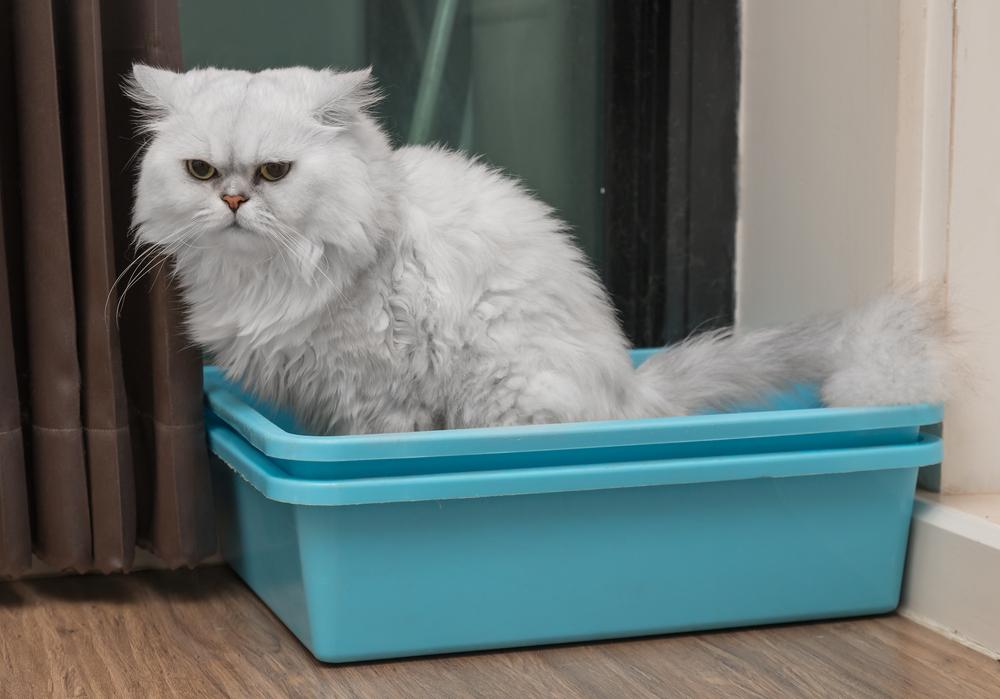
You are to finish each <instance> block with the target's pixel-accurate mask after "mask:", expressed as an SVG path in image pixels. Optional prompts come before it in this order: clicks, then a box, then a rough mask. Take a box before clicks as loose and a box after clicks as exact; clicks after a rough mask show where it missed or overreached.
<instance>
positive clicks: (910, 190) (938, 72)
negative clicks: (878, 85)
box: [893, 0, 955, 283]
mask: <svg viewBox="0 0 1000 699" xmlns="http://www.w3.org/2000/svg"><path fill="white" fill-rule="evenodd" d="M954 3H955V0H922V1H921V0H910V1H908V2H903V3H901V4H900V16H899V84H898V90H899V92H898V96H897V99H898V105H899V106H898V109H897V129H898V131H897V134H896V200H895V220H894V226H893V232H894V239H895V240H894V242H895V245H894V260H893V262H894V264H893V277H894V279H895V280H896V281H903V282H911V281H925V282H934V283H941V282H943V281H944V280H945V275H946V272H947V267H948V217H949V206H950V202H951V141H952V130H951V125H952V89H953V82H952V75H953V73H954V48H955V42H954V39H955V25H954V14H955V5H954Z"/></svg>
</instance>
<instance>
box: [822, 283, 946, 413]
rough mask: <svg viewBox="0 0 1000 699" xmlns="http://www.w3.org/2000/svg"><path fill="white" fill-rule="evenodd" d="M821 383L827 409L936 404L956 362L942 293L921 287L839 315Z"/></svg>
mask: <svg viewBox="0 0 1000 699" xmlns="http://www.w3.org/2000/svg"><path fill="white" fill-rule="evenodd" d="M831 349H832V361H833V367H832V372H831V374H830V376H829V378H828V379H827V381H826V382H825V383H824V384H823V387H822V397H823V402H824V403H825V404H827V405H830V406H865V405H904V404H908V403H940V402H943V401H944V400H945V399H946V398H947V397H948V395H949V392H950V389H951V387H952V384H953V382H954V374H955V366H956V361H957V360H956V358H955V356H954V350H953V342H952V338H951V335H950V333H949V331H948V322H947V313H946V306H945V301H944V294H943V293H942V292H941V291H940V290H929V289H921V290H914V291H906V292H897V293H893V294H890V295H887V296H885V297H883V298H880V299H879V300H877V301H876V302H874V303H872V304H871V305H869V306H867V307H866V308H863V309H862V310H860V311H858V312H856V313H854V314H851V315H849V316H847V317H845V319H844V321H843V325H842V326H841V328H840V332H839V333H838V337H837V340H836V341H835V342H834V344H833V347H832V348H831Z"/></svg>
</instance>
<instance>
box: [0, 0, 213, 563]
mask: <svg viewBox="0 0 1000 699" xmlns="http://www.w3.org/2000/svg"><path fill="white" fill-rule="evenodd" d="M0 13H2V14H0V32H4V33H5V34H6V35H5V36H3V40H4V44H5V45H4V46H3V47H2V48H3V54H5V55H0V59H3V58H9V59H10V60H7V61H4V62H3V67H2V68H0V71H6V73H5V74H4V75H3V76H2V77H0V98H2V99H3V100H4V101H5V103H6V104H7V105H8V112H9V113H8V115H7V116H6V117H4V118H3V119H0V161H3V164H2V165H0V202H2V208H0V235H2V237H3V248H4V251H5V253H6V254H5V256H4V257H3V258H0V262H2V264H0V282H2V289H0V576H5V577H9V576H13V575H17V574H19V573H21V572H23V571H25V570H26V568H27V566H28V565H29V563H30V556H29V552H30V551H31V550H33V551H34V553H35V554H36V555H37V556H38V557H39V558H40V559H42V560H43V561H45V562H46V563H48V564H49V565H51V566H53V567H55V568H57V569H60V570H67V571H78V572H84V571H95V570H96V571H101V572H114V571H127V570H128V569H129V568H130V567H131V565H132V563H133V560H134V553H135V547H136V545H137V542H138V543H141V544H142V545H144V546H146V547H148V548H149V549H150V550H152V551H153V552H154V553H156V554H157V555H159V556H160V557H161V558H163V559H164V561H166V562H167V563H168V564H170V565H172V566H181V565H193V564H195V563H197V562H198V561H200V560H201V559H203V558H205V557H207V556H209V555H211V554H212V553H213V552H214V549H215V534H214V530H213V527H212V518H211V506H210V503H211V500H210V498H211V493H210V485H209V479H208V468H207V452H206V446H205V440H204V431H203V425H202V413H201V372H200V367H201V361H200V355H199V354H198V353H197V352H196V351H195V350H194V349H193V348H191V347H190V346H189V345H190V343H188V342H187V340H186V339H185V338H184V337H183V334H182V331H181V330H180V320H181V319H180V310H179V303H178V300H177V297H176V294H175V292H174V290H173V289H172V288H171V286H170V284H169V278H170V275H169V270H168V269H165V268H164V267H163V265H161V264H158V265H154V266H153V268H152V269H151V270H150V273H149V274H148V275H146V277H145V278H143V279H141V280H139V282H138V283H136V284H135V285H134V286H133V287H132V289H131V291H130V292H129V294H128V296H127V298H126V303H125V304H124V312H123V313H122V316H121V318H120V320H119V319H118V318H117V316H116V309H117V307H118V293H120V292H121V290H122V286H123V285H121V284H119V285H118V287H117V288H116V287H115V284H114V281H115V279H116V277H117V275H118V274H119V273H120V272H121V271H122V270H125V268H126V266H127V265H128V264H129V263H130V262H131V261H133V260H134V259H135V251H134V250H133V249H132V247H131V243H130V240H129V235H128V228H129V212H130V208H131V197H132V192H131V188H132V181H133V177H134V167H133V163H134V160H135V158H134V156H135V154H136V151H137V149H138V148H139V147H140V145H141V144H140V142H139V140H138V139H137V138H135V136H134V128H133V125H132V123H131V121H130V114H131V106H130V105H129V104H128V103H127V101H126V100H125V99H124V98H123V97H122V96H121V91H120V84H121V80H122V77H123V75H124V74H126V73H127V72H128V70H129V68H130V66H131V64H132V62H134V61H143V62H146V63H151V64H156V65H161V66H165V67H173V68H179V67H180V37H179V31H178V18H177V6H176V0H174V1H171V2H167V1H160V0H141V1H135V0H61V1H60V0H0ZM141 266H142V265H141V264H140V265H136V266H135V268H138V267H141ZM126 278H128V274H126ZM29 515H30V516H29Z"/></svg>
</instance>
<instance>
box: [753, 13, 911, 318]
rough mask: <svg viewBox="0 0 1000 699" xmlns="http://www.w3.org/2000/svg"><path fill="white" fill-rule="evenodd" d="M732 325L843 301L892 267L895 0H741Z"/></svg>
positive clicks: (867, 293)
mask: <svg viewBox="0 0 1000 699" xmlns="http://www.w3.org/2000/svg"><path fill="white" fill-rule="evenodd" d="M742 34H743V36H742V41H743V46H742V69H741V70H742V88H741V90H742V93H741V119H740V143H741V157H740V166H739V179H740V217H739V224H738V227H737V231H738V232H737V275H736V276H737V278H736V288H737V297H736V298H737V305H736V308H737V310H736V317H737V322H738V323H740V324H742V325H745V326H750V327H758V326H761V325H766V324H769V323H775V322H782V321H787V320H792V319H798V318H801V317H802V316H804V315H807V314H809V313H811V312H816V311H826V310H834V309H840V308H844V307H846V306H849V305H852V304H856V303H858V302H862V301H864V300H865V299H868V298H871V297H872V296H874V295H875V294H876V293H877V292H878V291H880V290H884V289H885V288H886V287H887V286H889V284H890V283H891V281H892V274H893V247H894V242H893V235H892V230H893V214H894V173H895V169H896V148H895V142H896V101H897V100H896V94H897V54H898V36H899V5H898V3H897V2H896V1H895V0H837V2H830V0H794V1H793V2H789V1H786V0H744V2H743V7H742Z"/></svg>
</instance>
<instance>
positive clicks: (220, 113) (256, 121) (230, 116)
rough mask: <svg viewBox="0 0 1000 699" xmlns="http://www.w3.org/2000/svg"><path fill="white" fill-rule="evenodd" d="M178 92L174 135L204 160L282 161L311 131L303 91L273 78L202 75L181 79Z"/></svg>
mask: <svg viewBox="0 0 1000 699" xmlns="http://www.w3.org/2000/svg"><path fill="white" fill-rule="evenodd" d="M185 79H186V81H188V82H189V84H188V85H183V84H182V85H180V86H179V88H180V89H179V90H178V102H179V104H177V107H178V109H177V116H178V119H177V120H176V121H175V132H176V133H175V136H176V137H177V139H178V141H180V142H186V143H187V144H188V146H189V147H190V146H191V145H194V143H197V144H198V145H199V146H200V147H201V148H202V150H203V153H204V157H206V158H207V157H212V158H215V159H216V160H234V161H255V160H257V159H259V158H261V157H278V156H279V155H280V156H281V157H287V156H286V155H282V151H287V150H288V149H290V148H292V147H294V146H296V145H297V144H300V143H301V142H302V141H303V140H304V139H305V138H307V137H308V136H309V134H310V133H312V132H314V131H315V126H316V124H315V122H313V121H312V119H311V109H310V107H311V102H310V95H309V94H308V91H307V89H306V88H305V86H303V85H301V84H300V83H297V82H296V81H295V80H294V79H283V76H281V75H280V73H279V72H275V74H270V75H267V74H260V73H257V74H252V73H245V72H242V71H214V70H213V71H203V72H201V73H196V74H188V75H187V76H185Z"/></svg>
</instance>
